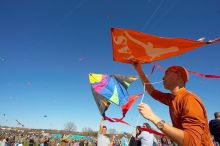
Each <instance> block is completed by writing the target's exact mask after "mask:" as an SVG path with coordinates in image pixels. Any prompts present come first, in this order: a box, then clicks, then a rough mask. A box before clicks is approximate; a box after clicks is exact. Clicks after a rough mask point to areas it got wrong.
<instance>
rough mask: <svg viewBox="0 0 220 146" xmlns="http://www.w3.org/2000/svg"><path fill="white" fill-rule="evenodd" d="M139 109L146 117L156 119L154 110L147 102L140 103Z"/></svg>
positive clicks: (151, 119)
mask: <svg viewBox="0 0 220 146" xmlns="http://www.w3.org/2000/svg"><path fill="white" fill-rule="evenodd" d="M138 109H139V112H140V113H141V115H142V116H143V117H144V118H145V119H148V120H150V121H153V120H154V117H155V114H154V113H153V111H152V110H151V108H150V107H149V106H148V105H147V104H144V103H140V104H139V105H138Z"/></svg>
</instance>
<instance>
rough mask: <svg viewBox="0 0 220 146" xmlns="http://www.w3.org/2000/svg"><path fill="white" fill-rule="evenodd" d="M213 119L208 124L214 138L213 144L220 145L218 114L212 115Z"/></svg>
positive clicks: (219, 119)
mask: <svg viewBox="0 0 220 146" xmlns="http://www.w3.org/2000/svg"><path fill="white" fill-rule="evenodd" d="M214 116H215V119H213V120H211V121H210V122H209V128H210V132H211V134H212V135H213V136H214V143H215V144H216V145H217V144H218V145H220V112H215V113H214Z"/></svg>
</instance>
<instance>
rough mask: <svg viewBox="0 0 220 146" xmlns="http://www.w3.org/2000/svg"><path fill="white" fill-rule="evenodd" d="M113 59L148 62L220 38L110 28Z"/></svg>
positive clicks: (180, 52)
mask: <svg viewBox="0 0 220 146" xmlns="http://www.w3.org/2000/svg"><path fill="white" fill-rule="evenodd" d="M111 33H112V46H113V59H114V60H115V61H119V62H124V63H132V62H134V61H140V62H141V63H150V62H154V61H157V60H162V59H166V58H169V57H172V56H177V55H180V54H183V53H185V52H187V51H190V50H193V49H195V48H198V47H201V46H203V45H206V44H212V43H216V42H220V38H218V39H215V40H211V41H208V42H203V41H193V40H188V39H184V38H164V37H159V36H155V35H150V34H144V33H141V32H137V31H134V30H128V29H120V28H112V29H111Z"/></svg>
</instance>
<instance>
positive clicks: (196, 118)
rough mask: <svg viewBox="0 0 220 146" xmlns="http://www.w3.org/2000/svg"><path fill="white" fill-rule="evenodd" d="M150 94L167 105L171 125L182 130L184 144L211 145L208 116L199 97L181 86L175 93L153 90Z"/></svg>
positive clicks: (190, 145)
mask: <svg viewBox="0 0 220 146" xmlns="http://www.w3.org/2000/svg"><path fill="white" fill-rule="evenodd" d="M151 96H152V97H153V98H154V99H156V100H158V101H160V102H161V103H163V104H165V105H167V106H169V111H170V116H171V120H172V123H173V126H174V127H176V128H178V129H181V130H183V131H184V140H183V145H184V146H212V145H213V144H212V142H211V137H210V134H209V127H208V118H207V114H206V110H205V108H204V105H203V103H202V101H201V100H200V98H199V97H197V96H196V95H194V94H193V93H191V92H189V91H187V90H186V89H185V88H181V89H180V90H179V91H178V93H177V95H176V96H174V95H173V94H170V93H163V92H160V91H158V90H154V91H152V93H151Z"/></svg>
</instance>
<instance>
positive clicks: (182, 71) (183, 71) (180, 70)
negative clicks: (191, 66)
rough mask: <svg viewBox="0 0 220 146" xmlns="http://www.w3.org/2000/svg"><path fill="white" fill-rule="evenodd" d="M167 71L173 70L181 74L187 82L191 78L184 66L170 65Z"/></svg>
mask: <svg viewBox="0 0 220 146" xmlns="http://www.w3.org/2000/svg"><path fill="white" fill-rule="evenodd" d="M167 71H173V72H176V73H178V74H180V75H181V77H182V79H183V81H184V82H185V83H186V82H187V81H188V80H189V73H188V70H187V69H185V68H184V67H182V66H170V67H168V68H167V69H166V72H167Z"/></svg>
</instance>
